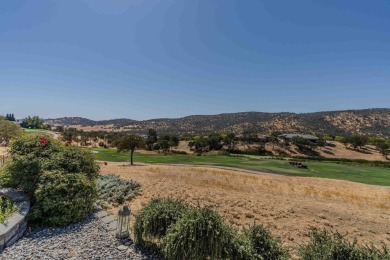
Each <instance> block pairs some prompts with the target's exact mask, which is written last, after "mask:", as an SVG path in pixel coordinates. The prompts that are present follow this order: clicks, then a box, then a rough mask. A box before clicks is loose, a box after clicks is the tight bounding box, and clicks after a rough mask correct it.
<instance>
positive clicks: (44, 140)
mask: <svg viewBox="0 0 390 260" xmlns="http://www.w3.org/2000/svg"><path fill="white" fill-rule="evenodd" d="M39 143H41V144H43V145H48V144H49V141H48V140H46V139H45V138H39Z"/></svg>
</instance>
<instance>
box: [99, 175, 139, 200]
mask: <svg viewBox="0 0 390 260" xmlns="http://www.w3.org/2000/svg"><path fill="white" fill-rule="evenodd" d="M97 184H98V198H99V200H98V204H103V203H104V202H109V203H119V204H123V203H124V202H125V201H126V200H130V199H132V198H134V197H135V196H136V195H137V191H138V190H139V189H140V188H141V185H140V184H139V183H138V182H136V181H133V180H123V179H121V178H119V177H118V176H115V175H112V174H107V175H100V176H99V177H98V180H97Z"/></svg>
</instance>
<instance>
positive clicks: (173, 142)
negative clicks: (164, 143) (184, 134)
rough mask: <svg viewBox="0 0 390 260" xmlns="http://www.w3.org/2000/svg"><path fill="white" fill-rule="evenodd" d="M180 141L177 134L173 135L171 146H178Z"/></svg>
mask: <svg viewBox="0 0 390 260" xmlns="http://www.w3.org/2000/svg"><path fill="white" fill-rule="evenodd" d="M179 143H180V138H179V137H178V136H177V135H172V136H171V147H178V146H179Z"/></svg>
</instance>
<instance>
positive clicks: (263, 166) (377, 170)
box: [93, 148, 390, 186]
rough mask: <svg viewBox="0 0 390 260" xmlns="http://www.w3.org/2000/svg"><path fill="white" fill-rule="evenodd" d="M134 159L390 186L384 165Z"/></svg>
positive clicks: (120, 156)
mask: <svg viewBox="0 0 390 260" xmlns="http://www.w3.org/2000/svg"><path fill="white" fill-rule="evenodd" d="M93 151H95V152H96V153H95V154H94V157H95V158H96V159H97V160H99V161H108V162H128V161H129V157H128V155H127V154H126V153H118V152H117V151H116V150H114V149H99V148H96V149H93ZM135 154H136V158H137V161H138V162H143V163H151V164H190V165H191V164H192V165H215V166H225V167H234V168H240V169H249V170H256V171H263V172H270V173H277V174H283V175H289V176H305V177H319V178H330V179H339V180H348V181H354V182H360V183H366V184H373V185H382V186H390V174H389V170H388V169H387V168H384V167H370V166H365V165H359V166H354V165H348V164H340V163H338V162H323V161H308V162H307V163H306V164H307V165H308V168H309V169H299V168H295V167H291V165H289V164H288V161H286V160H275V159H270V158H267V157H260V156H222V155H218V156H217V155H215V156H196V155H162V154H144V153H135Z"/></svg>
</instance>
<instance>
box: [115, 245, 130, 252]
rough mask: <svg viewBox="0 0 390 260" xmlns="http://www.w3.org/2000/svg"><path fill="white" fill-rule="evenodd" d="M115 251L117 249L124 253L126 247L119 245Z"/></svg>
mask: <svg viewBox="0 0 390 260" xmlns="http://www.w3.org/2000/svg"><path fill="white" fill-rule="evenodd" d="M117 249H118V250H119V251H125V250H127V249H128V247H127V246H125V245H120V246H118V247H117Z"/></svg>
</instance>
